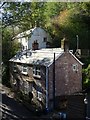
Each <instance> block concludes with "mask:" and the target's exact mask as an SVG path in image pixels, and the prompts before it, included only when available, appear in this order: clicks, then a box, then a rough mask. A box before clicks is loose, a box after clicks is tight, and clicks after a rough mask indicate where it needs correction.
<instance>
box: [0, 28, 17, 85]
mask: <svg viewBox="0 0 90 120" xmlns="http://www.w3.org/2000/svg"><path fill="white" fill-rule="evenodd" d="M17 50H18V44H17V43H13V42H12V34H11V32H10V30H9V29H8V30H7V29H3V32H2V61H3V66H2V67H3V69H4V71H3V75H2V83H3V84H6V85H9V77H10V76H9V59H10V58H12V57H13V56H14V55H15V54H16V52H17Z"/></svg>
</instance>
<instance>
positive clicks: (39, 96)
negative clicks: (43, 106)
mask: <svg viewBox="0 0 90 120" xmlns="http://www.w3.org/2000/svg"><path fill="white" fill-rule="evenodd" d="M37 95H38V96H37V97H38V99H39V100H40V101H41V100H42V93H41V92H39V91H38V92H37Z"/></svg>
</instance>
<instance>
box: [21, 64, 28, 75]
mask: <svg viewBox="0 0 90 120" xmlns="http://www.w3.org/2000/svg"><path fill="white" fill-rule="evenodd" d="M22 74H25V75H27V74H28V67H27V65H23V66H22Z"/></svg>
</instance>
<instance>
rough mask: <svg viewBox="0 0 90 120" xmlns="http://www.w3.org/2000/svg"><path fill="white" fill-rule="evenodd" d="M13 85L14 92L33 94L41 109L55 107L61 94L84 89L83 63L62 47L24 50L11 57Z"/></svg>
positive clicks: (65, 44) (33, 99)
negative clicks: (56, 100)
mask: <svg viewBox="0 0 90 120" xmlns="http://www.w3.org/2000/svg"><path fill="white" fill-rule="evenodd" d="M10 76H11V79H10V80H11V85H12V87H13V89H14V90H15V91H17V92H18V91H20V92H22V93H24V94H25V95H26V96H27V99H28V98H29V97H30V95H31V96H32V101H33V102H37V103H39V105H40V106H41V108H48V109H52V108H53V107H55V99H56V97H58V96H63V95H70V94H73V93H75V92H79V91H81V90H82V63H81V62H80V61H79V60H78V59H77V58H76V57H75V56H74V55H73V53H72V52H71V51H69V48H68V45H67V41H66V42H64V44H63V45H62V46H61V48H46V49H40V50H25V51H22V52H18V53H17V54H16V55H15V56H14V57H13V58H11V59H10Z"/></svg>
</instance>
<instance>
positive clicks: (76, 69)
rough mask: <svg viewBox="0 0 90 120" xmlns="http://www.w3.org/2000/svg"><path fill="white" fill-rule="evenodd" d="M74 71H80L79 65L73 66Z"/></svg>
mask: <svg viewBox="0 0 90 120" xmlns="http://www.w3.org/2000/svg"><path fill="white" fill-rule="evenodd" d="M72 69H73V71H75V72H77V71H78V64H73V66H72Z"/></svg>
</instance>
